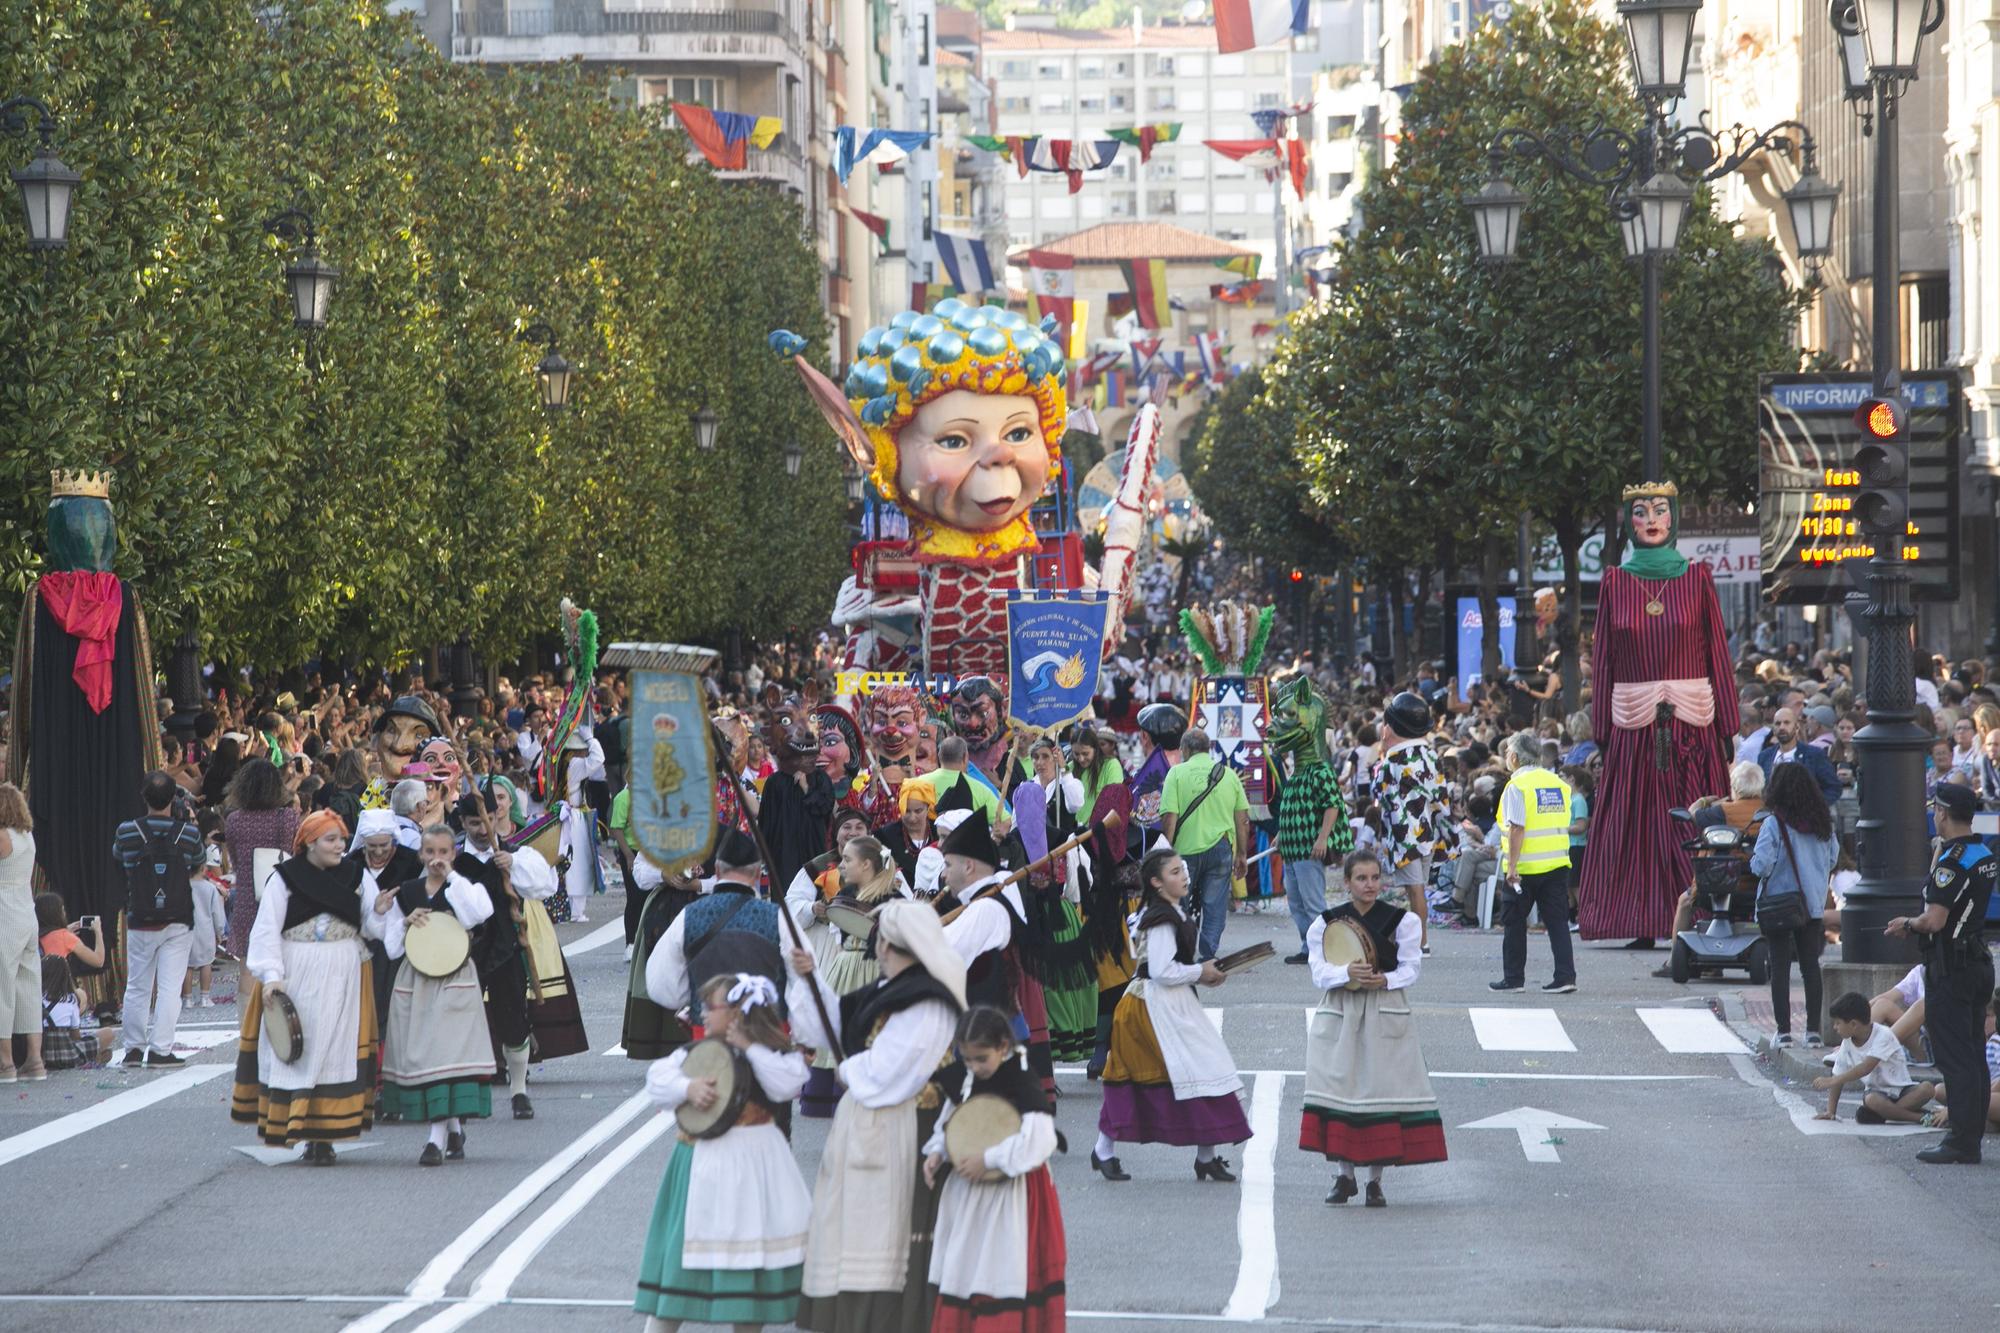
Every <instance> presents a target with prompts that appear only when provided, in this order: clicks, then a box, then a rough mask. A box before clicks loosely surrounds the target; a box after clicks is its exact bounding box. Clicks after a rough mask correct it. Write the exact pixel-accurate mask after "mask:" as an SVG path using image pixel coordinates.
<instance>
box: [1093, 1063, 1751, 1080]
mask: <svg viewBox="0 0 2000 1333" xmlns="http://www.w3.org/2000/svg"><path fill="white" fill-rule="evenodd" d="M1084 1072H1085V1071H1084V1067H1083V1066H1082V1065H1057V1066H1056V1074H1057V1075H1058V1076H1059V1077H1065V1078H1082V1077H1083V1076H1084ZM1236 1072H1237V1073H1238V1074H1240V1075H1242V1076H1243V1077H1244V1078H1250V1077H1253V1076H1254V1075H1257V1074H1276V1075H1277V1076H1278V1077H1280V1078H1304V1077H1305V1076H1306V1071H1305V1070H1303V1069H1239V1070H1237V1071H1236ZM1430 1076H1431V1077H1432V1078H1472V1079H1493V1080H1495V1081H1504V1080H1520V1081H1524V1082H1537V1081H1539V1082H1544V1083H1698V1082H1700V1081H1701V1080H1703V1079H1711V1078H1717V1077H1719V1075H1716V1074H1544V1073H1538V1072H1537V1071H1535V1070H1532V1069H1528V1070H1521V1069H1509V1070H1501V1071H1494V1070H1490V1069H1433V1070H1431V1071H1430Z"/></svg>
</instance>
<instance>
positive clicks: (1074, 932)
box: [1014, 737, 1108, 1064]
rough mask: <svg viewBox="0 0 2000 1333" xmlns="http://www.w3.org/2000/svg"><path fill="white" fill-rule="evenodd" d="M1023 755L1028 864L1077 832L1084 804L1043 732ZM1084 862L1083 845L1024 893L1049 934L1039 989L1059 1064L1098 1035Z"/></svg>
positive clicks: (1017, 803)
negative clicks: (1027, 773) (1026, 762)
mask: <svg viewBox="0 0 2000 1333" xmlns="http://www.w3.org/2000/svg"><path fill="white" fill-rule="evenodd" d="M1028 753H1029V759H1030V761H1031V762H1032V764H1033V765H1034V771H1035V775H1034V777H1032V778H1030V779H1028V780H1027V781H1025V782H1023V783H1022V784H1021V785H1020V786H1018V787H1016V788H1015V789H1014V827H1015V828H1016V829H1018V830H1019V831H1020V834H1021V842H1022V845H1023V846H1024V847H1025V848H1026V849H1027V853H1028V860H1029V862H1030V863H1031V864H1032V863H1033V862H1036V861H1039V860H1041V859H1042V858H1043V857H1045V856H1047V855H1048V851H1049V848H1051V847H1060V846H1061V845H1062V844H1063V843H1065V842H1067V841H1068V840H1069V839H1070V838H1072V837H1074V836H1075V835H1076V832H1077V830H1078V828H1079V827H1080V824H1081V820H1082V816H1083V813H1084V810H1083V783H1082V781H1081V780H1079V779H1078V778H1077V777H1075V776H1074V775H1073V774H1069V773H1065V772H1063V765H1062V748H1061V747H1060V746H1058V745H1057V744H1056V743H1055V742H1054V741H1053V740H1051V739H1049V738H1048V737H1043V738H1042V739H1041V740H1038V741H1036V742H1035V743H1034V745H1033V746H1032V747H1030V749H1029V752H1028ZM1086 860H1087V858H1086V857H1085V855H1084V852H1083V850H1082V849H1081V848H1078V849H1076V850H1074V851H1071V852H1069V853H1067V854H1066V855H1064V857H1063V858H1062V860H1061V862H1060V863H1059V864H1057V865H1055V866H1053V867H1051V868H1050V869H1048V870H1046V871H1043V872H1040V873H1038V874H1036V875H1032V876H1030V877H1029V880H1028V887H1029V890H1030V891H1029V893H1027V894H1026V895H1024V896H1025V897H1026V898H1027V900H1028V901H1027V906H1028V909H1029V910H1030V911H1031V912H1033V913H1035V914H1036V915H1037V917H1038V918H1040V919H1038V920H1036V921H1035V923H1034V924H1036V926H1037V927H1038V929H1037V934H1038V935H1046V937H1047V938H1048V940H1049V949H1048V957H1046V958H1045V959H1043V962H1042V993H1043V997H1044V999H1045V1000H1046V1002H1047V1005H1048V1014H1049V1050H1050V1055H1051V1056H1052V1057H1053V1059H1054V1060H1055V1061H1056V1063H1058V1064H1076V1063H1079V1062H1082V1061H1084V1060H1087V1059H1089V1058H1090V1048H1091V1044H1092V1042H1093V1041H1094V1040H1095V1038H1096V1036H1097V973H1096V969H1095V968H1094V967H1092V966H1091V956H1090V943H1089V941H1087V940H1085V939H1084V938H1083V913H1082V911H1081V910H1080V908H1079V906H1078V904H1079V903H1080V902H1081V901H1082V887H1081V886H1082V884H1083V882H1084V880H1085V879H1086V878H1087V876H1088V874H1089V872H1088V871H1087V870H1086V869H1085V863H1086ZM1107 869H1108V867H1107Z"/></svg>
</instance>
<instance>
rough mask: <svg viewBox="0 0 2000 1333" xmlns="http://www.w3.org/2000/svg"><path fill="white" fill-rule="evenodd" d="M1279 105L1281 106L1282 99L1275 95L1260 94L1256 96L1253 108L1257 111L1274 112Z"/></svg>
mask: <svg viewBox="0 0 2000 1333" xmlns="http://www.w3.org/2000/svg"><path fill="white" fill-rule="evenodd" d="M1280 105H1282V99H1281V98H1279V96H1278V95H1277V94H1276V93H1269V92H1260V93H1258V94H1257V100H1256V103H1255V108H1256V109H1257V110H1258V111H1276V110H1277V109H1278V107H1279V106H1280Z"/></svg>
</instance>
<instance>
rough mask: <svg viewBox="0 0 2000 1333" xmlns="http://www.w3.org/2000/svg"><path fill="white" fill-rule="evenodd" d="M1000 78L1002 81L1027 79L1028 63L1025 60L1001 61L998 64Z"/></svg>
mask: <svg viewBox="0 0 2000 1333" xmlns="http://www.w3.org/2000/svg"><path fill="white" fill-rule="evenodd" d="M1000 77H1001V78H1003V79H1025V78H1027V77H1028V62H1027V61H1025V60H1003V61H1001V62H1000Z"/></svg>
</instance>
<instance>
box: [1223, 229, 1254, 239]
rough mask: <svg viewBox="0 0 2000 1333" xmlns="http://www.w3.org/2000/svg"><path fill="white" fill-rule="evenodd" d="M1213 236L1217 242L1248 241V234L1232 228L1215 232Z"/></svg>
mask: <svg viewBox="0 0 2000 1333" xmlns="http://www.w3.org/2000/svg"><path fill="white" fill-rule="evenodd" d="M1215 236H1216V239H1217V240H1221V241H1247V240H1249V239H1250V233H1249V232H1247V231H1241V230H1238V229H1236V228H1234V227H1224V228H1220V229H1218V230H1217V231H1216V233H1215Z"/></svg>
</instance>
